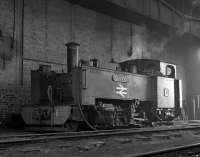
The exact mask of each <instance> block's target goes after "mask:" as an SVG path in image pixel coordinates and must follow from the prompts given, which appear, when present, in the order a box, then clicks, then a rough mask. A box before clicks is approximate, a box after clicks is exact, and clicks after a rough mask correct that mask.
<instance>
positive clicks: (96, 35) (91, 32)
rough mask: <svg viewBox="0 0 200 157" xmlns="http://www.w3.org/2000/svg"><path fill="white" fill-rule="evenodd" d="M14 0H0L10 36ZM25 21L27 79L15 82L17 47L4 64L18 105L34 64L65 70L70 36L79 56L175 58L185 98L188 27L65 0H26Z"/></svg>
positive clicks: (2, 74)
mask: <svg viewBox="0 0 200 157" xmlns="http://www.w3.org/2000/svg"><path fill="white" fill-rule="evenodd" d="M13 2H14V0H1V1H0V21H1V22H0V29H1V30H2V32H3V35H5V36H11V38H12V35H13V27H14V17H13V16H14V15H13V8H14V7H13ZM23 27H24V29H23V85H20V86H19V85H18V83H17V82H16V71H17V70H18V69H16V66H15V65H16V57H15V55H16V54H15V49H12V50H11V51H10V52H13V55H12V58H11V59H9V60H6V64H5V65H6V66H5V69H2V68H1V69H0V83H1V84H2V86H1V87H0V88H2V90H3V91H4V92H2V93H5V94H3V95H6V94H7V93H8V94H9V93H11V94H12V95H14V96H13V97H16V100H17V101H16V102H19V103H18V104H17V105H16V104H14V105H13V106H17V107H16V108H20V107H19V106H20V105H22V104H26V103H29V102H30V71H31V70H34V69H38V67H39V65H40V64H45V65H51V67H52V70H55V71H60V72H61V71H65V72H66V71H67V67H66V64H67V51H66V47H65V43H67V42H69V41H75V42H78V43H80V45H81V46H80V58H81V59H85V60H89V59H91V58H94V57H95V58H97V59H98V60H99V61H100V62H109V61H111V59H112V58H113V59H114V60H115V61H117V62H120V61H124V60H127V59H136V58H150V59H159V60H162V61H165V62H170V63H174V64H176V65H177V72H178V78H180V79H182V80H183V97H184V99H185V98H186V95H187V93H186V72H185V69H184V65H185V60H184V58H185V54H186V53H187V49H186V48H185V47H187V42H185V41H184V39H182V36H183V35H184V32H178V31H174V30H173V31H172V30H163V28H162V27H156V28H154V27H153V26H152V27H151V28H150V27H149V26H145V25H136V24H134V23H129V22H126V21H121V20H118V19H115V18H111V17H109V16H106V15H104V14H100V13H97V12H95V11H92V10H89V9H85V8H82V7H80V6H76V5H72V4H70V3H68V2H66V1H65V0H56V1H55V0H34V1H33V0H25V1H24V25H23ZM183 43H184V44H183ZM1 60H2V59H0V62H1ZM102 65H103V64H102ZM0 92H1V90H0ZM0 95H1V93H0ZM4 97H5V96H2V97H1V96H0V102H1V101H2V103H3V102H4V104H6V103H5V102H6V101H7V99H4ZM13 97H12V99H13ZM4 100H5V101H4ZM10 104H12V103H10ZM0 105H1V104H0ZM0 108H1V107H0Z"/></svg>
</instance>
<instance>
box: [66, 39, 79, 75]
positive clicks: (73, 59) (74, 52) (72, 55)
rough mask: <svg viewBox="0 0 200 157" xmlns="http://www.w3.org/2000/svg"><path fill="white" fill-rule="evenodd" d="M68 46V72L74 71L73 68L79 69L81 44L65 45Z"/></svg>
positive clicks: (71, 43)
mask: <svg viewBox="0 0 200 157" xmlns="http://www.w3.org/2000/svg"><path fill="white" fill-rule="evenodd" d="M65 46H67V69H68V72H71V71H72V68H75V67H78V64H79V63H78V62H79V59H78V55H79V54H78V49H79V46H80V44H78V43H75V42H69V43H67V44H65Z"/></svg>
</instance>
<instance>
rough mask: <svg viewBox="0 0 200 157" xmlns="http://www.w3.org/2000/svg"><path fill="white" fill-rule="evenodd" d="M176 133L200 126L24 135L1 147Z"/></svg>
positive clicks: (0, 140) (4, 139) (0, 141)
mask: <svg viewBox="0 0 200 157" xmlns="http://www.w3.org/2000/svg"><path fill="white" fill-rule="evenodd" d="M176 131H199V132H200V125H198V126H174V127H163V128H157V127H156V128H137V129H136V128H134V129H117V130H100V131H82V132H56V133H31V134H22V135H8V136H0V147H5V146H10V145H15V144H26V143H37V142H42V141H43V142H45V141H50V140H60V139H64V140H66V139H67V140H80V139H88V138H107V137H116V136H117V137H123V136H130V135H140V134H143V135H144V134H145V135H151V134H161V133H165V132H176Z"/></svg>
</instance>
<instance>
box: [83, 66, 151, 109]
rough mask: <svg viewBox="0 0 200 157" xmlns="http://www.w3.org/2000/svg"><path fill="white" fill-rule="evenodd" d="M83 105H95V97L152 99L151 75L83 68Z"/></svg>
mask: <svg viewBox="0 0 200 157" xmlns="http://www.w3.org/2000/svg"><path fill="white" fill-rule="evenodd" d="M81 73H82V77H81V79H82V81H80V82H82V92H81V99H82V104H83V105H94V104H95V98H105V99H118V100H132V99H140V100H150V98H151V91H150V90H151V86H150V77H146V76H142V75H134V74H130V73H125V72H118V71H112V70H107V69H98V68H93V67H84V68H83V69H82V72H81Z"/></svg>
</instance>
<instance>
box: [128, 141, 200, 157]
mask: <svg viewBox="0 0 200 157" xmlns="http://www.w3.org/2000/svg"><path fill="white" fill-rule="evenodd" d="M151 156H152V157H157V156H159V157H162V156H164V157H171V156H173V157H189V156H192V157H199V156H200V143H194V144H188V145H182V146H178V147H170V148H166V149H161V150H156V151H150V152H146V153H140V154H133V155H130V156H127V157H151Z"/></svg>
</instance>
